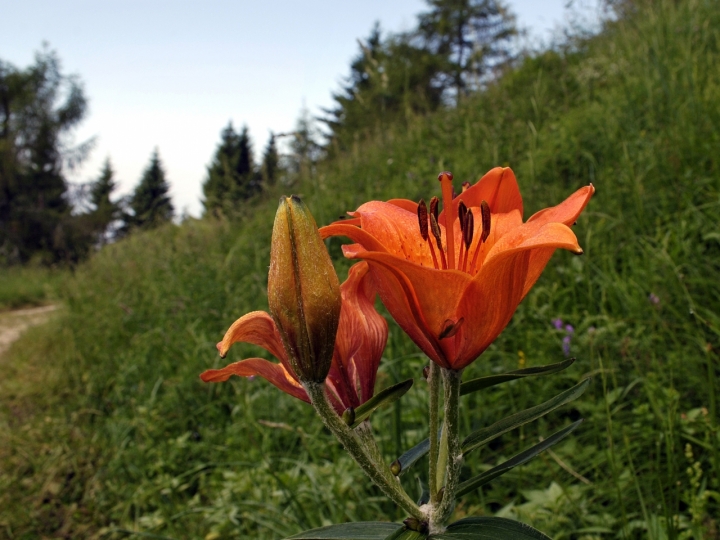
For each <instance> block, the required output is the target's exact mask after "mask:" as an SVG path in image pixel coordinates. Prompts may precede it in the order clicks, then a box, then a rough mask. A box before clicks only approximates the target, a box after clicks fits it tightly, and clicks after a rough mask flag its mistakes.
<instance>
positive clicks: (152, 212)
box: [129, 149, 174, 229]
mask: <svg viewBox="0 0 720 540" xmlns="http://www.w3.org/2000/svg"><path fill="white" fill-rule="evenodd" d="M169 191H170V186H169V184H168V182H167V180H166V179H165V170H164V169H163V166H162V163H161V162H160V156H159V155H158V151H157V149H156V150H155V151H154V152H153V154H152V157H151V158H150V163H149V165H148V167H147V168H146V169H145V172H143V175H142V178H141V179H140V183H139V184H138V185H137V187H136V188H135V191H134V193H133V195H132V198H131V199H130V209H131V211H132V215H131V216H130V217H129V221H130V226H131V227H136V228H140V229H150V228H153V227H157V226H158V225H161V224H163V223H165V222H167V221H170V220H171V219H172V217H173V211H174V209H173V205H172V201H171V200H170V196H169V194H168V192H169Z"/></svg>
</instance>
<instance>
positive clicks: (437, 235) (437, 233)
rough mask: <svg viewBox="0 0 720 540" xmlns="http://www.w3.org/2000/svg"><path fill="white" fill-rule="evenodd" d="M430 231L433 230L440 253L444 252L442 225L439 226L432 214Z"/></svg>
mask: <svg viewBox="0 0 720 540" xmlns="http://www.w3.org/2000/svg"><path fill="white" fill-rule="evenodd" d="M430 229H431V230H432V234H433V236H434V237H435V241H436V242H437V247H438V249H439V250H440V251H442V249H443V247H442V235H441V234H440V225H438V222H437V220H436V219H435V216H434V215H433V214H430Z"/></svg>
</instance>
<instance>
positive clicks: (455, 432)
mask: <svg viewBox="0 0 720 540" xmlns="http://www.w3.org/2000/svg"><path fill="white" fill-rule="evenodd" d="M441 373H442V378H443V389H444V394H445V429H446V430H447V465H446V468H445V486H444V488H443V495H442V499H441V500H440V501H439V502H438V504H437V506H435V507H433V510H432V513H431V516H430V530H431V531H432V530H437V529H440V528H441V527H442V525H443V523H445V521H447V520H448V518H449V517H450V515H451V514H452V511H453V508H454V506H455V492H456V491H457V487H458V483H459V479H460V468H461V465H462V454H461V452H460V407H459V405H460V381H461V379H462V370H460V371H455V370H453V369H445V368H442V369H441Z"/></svg>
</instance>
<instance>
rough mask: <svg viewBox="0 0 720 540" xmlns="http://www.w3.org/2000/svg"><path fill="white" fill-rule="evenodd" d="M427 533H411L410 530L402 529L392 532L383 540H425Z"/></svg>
mask: <svg viewBox="0 0 720 540" xmlns="http://www.w3.org/2000/svg"><path fill="white" fill-rule="evenodd" d="M426 538H427V533H424V534H423V533H420V532H417V531H411V530H410V529H406V528H402V529H399V530H398V531H396V532H394V533H393V534H391V535H390V536H388V537H387V538H385V539H384V540H426Z"/></svg>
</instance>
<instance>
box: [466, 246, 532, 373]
mask: <svg viewBox="0 0 720 540" xmlns="http://www.w3.org/2000/svg"><path fill="white" fill-rule="evenodd" d="M529 259H530V251H516V252H514V253H512V254H511V255H509V256H507V257H505V258H503V259H502V260H500V261H498V262H497V263H496V264H494V265H486V266H484V267H483V269H482V271H481V272H480V273H478V277H476V278H475V279H473V281H472V283H471V284H470V285H469V286H468V287H467V289H466V290H465V294H464V295H463V298H462V300H461V302H460V304H459V305H458V309H457V311H458V313H459V314H462V316H463V317H464V319H465V322H464V324H463V325H462V326H461V327H460V330H459V331H458V334H457V336H456V338H455V345H456V352H455V357H454V359H453V364H452V367H453V368H454V369H462V368H464V367H465V366H467V365H468V364H470V363H471V362H473V361H474V360H475V359H476V358H477V357H478V356H479V355H480V354H481V353H482V352H483V351H484V350H485V349H486V348H487V347H488V346H489V345H490V344H491V343H492V342H493V341H494V340H495V338H496V337H497V336H498V335H499V334H500V332H502V330H503V329H504V328H505V327H506V326H507V324H508V323H509V322H510V319H512V316H513V313H515V309H517V306H518V304H519V303H520V300H522V297H523V286H524V284H525V279H526V276H527V273H528V261H529Z"/></svg>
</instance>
